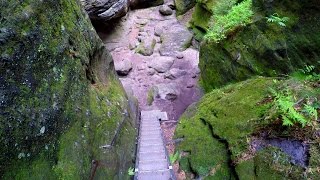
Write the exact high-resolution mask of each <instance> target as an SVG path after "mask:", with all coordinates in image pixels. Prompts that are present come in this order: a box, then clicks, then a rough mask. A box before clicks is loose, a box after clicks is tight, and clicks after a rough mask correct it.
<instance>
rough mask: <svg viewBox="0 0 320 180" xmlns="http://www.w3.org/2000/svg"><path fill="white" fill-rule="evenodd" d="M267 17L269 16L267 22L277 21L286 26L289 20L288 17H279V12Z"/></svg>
mask: <svg viewBox="0 0 320 180" xmlns="http://www.w3.org/2000/svg"><path fill="white" fill-rule="evenodd" d="M266 18H267V22H269V23H276V24H278V25H279V26H281V27H286V24H285V23H286V22H288V21H289V18H288V17H279V15H278V13H274V14H273V15H271V16H269V17H266Z"/></svg>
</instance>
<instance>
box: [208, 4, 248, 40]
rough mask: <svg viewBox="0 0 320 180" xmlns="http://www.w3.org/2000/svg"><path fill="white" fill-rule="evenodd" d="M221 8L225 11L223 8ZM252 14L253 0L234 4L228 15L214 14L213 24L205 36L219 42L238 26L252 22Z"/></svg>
mask: <svg viewBox="0 0 320 180" xmlns="http://www.w3.org/2000/svg"><path fill="white" fill-rule="evenodd" d="M228 2H230V3H231V1H228ZM229 5H230V4H229ZM226 6H228V4H227V5H226ZM220 10H221V11H222V12H223V10H222V8H221V9H220ZM220 13H221V12H220ZM252 16H253V11H252V0H245V1H243V2H241V3H239V4H237V5H235V6H233V7H232V8H231V10H229V12H228V13H227V14H226V15H213V17H212V20H211V21H212V25H211V27H210V28H209V31H208V33H207V34H206V35H205V38H206V39H208V40H211V41H214V42H217V43H219V42H220V41H221V40H223V39H225V38H226V37H227V35H228V34H230V33H231V32H233V31H235V30H236V29H237V28H239V27H243V26H246V25H248V24H250V23H251V22H252Z"/></svg>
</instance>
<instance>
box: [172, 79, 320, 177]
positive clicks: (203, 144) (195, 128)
mask: <svg viewBox="0 0 320 180" xmlns="http://www.w3.org/2000/svg"><path fill="white" fill-rule="evenodd" d="M312 84H313V82H309V81H305V80H296V79H294V78H290V79H287V80H282V81H277V80H272V79H271V78H266V77H255V78H253V79H249V80H246V81H242V82H239V83H236V84H232V85H228V86H225V87H223V88H220V89H215V90H213V91H211V92H210V93H208V94H206V95H205V96H204V97H203V98H202V99H201V100H200V102H199V103H198V104H196V105H193V106H191V107H189V108H188V110H187V111H186V113H184V114H183V116H182V117H181V119H180V123H179V124H178V126H177V129H176V132H175V138H183V141H182V142H181V143H180V144H178V145H177V147H176V149H177V150H179V151H182V152H187V153H186V154H187V155H186V156H185V157H184V158H185V159H182V160H180V163H181V168H183V169H184V170H185V171H188V172H195V173H196V174H201V173H203V172H207V173H208V169H210V172H216V173H217V174H219V171H215V168H214V167H217V162H221V161H222V160H223V159H224V160H225V161H224V162H225V163H224V164H221V168H222V169H221V171H222V172H223V171H225V172H229V173H230V174H233V173H234V169H233V167H229V166H228V165H229V164H230V162H231V161H232V162H233V163H234V164H235V172H236V174H237V176H238V177H239V178H240V179H265V178H266V177H268V178H267V179H283V178H285V179H301V178H303V177H302V174H303V171H304V170H303V168H302V167H300V166H299V165H293V164H292V163H291V162H290V157H289V156H288V155H286V154H285V153H283V152H281V151H280V150H279V149H277V148H266V149H265V150H263V151H258V152H254V148H253V147H251V146H250V145H251V143H250V141H251V139H252V138H256V137H257V136H258V137H259V134H261V133H262V132H267V134H268V135H267V137H263V138H269V137H270V138H276V137H287V138H288V139H297V140H304V141H308V142H312V146H311V147H310V157H311V158H310V165H309V166H308V167H307V168H308V169H309V170H310V172H307V173H305V175H306V176H308V177H318V174H317V173H316V172H315V171H316V168H318V166H319V163H320V162H319V160H318V159H319V157H318V155H317V154H319V148H318V144H317V143H319V142H318V141H317V140H314V138H315V137H314V133H315V129H317V128H318V127H319V123H315V122H313V123H312V124H313V125H312V126H313V128H311V127H310V126H309V127H305V128H301V127H300V126H294V127H283V126H282V125H281V121H280V120H281V119H279V118H280V117H281V112H280V110H279V109H277V108H276V103H275V102H274V100H275V99H272V98H271V99H270V97H271V96H270V94H271V93H270V88H274V89H276V90H277V91H278V90H288V89H289V90H290V91H291V92H292V95H293V97H295V102H296V101H299V100H300V99H305V100H306V101H308V100H307V99H309V100H310V99H315V98H316V99H317V98H319V97H320V96H319V95H320V94H319V90H317V88H315V87H313V85H312ZM302 105H303V104H302ZM316 139H317V138H316ZM313 143H314V145H313ZM226 150H229V151H230V152H227V151H226ZM216 155H218V156H216ZM221 157H223V158H222V159H221ZM227 159H229V160H230V162H229V161H227ZM205 169H206V170H207V171H204V170H205ZM204 174H205V173H204ZM204 174H201V175H204ZM224 174H226V173H224ZM206 175H207V174H206ZM209 177H211V174H209V176H208V178H209Z"/></svg>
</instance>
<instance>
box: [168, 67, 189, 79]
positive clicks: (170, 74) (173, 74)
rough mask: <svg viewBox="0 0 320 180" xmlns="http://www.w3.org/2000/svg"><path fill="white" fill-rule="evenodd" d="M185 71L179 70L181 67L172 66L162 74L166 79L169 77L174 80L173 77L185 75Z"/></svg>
mask: <svg viewBox="0 0 320 180" xmlns="http://www.w3.org/2000/svg"><path fill="white" fill-rule="evenodd" d="M186 74H187V72H186V71H184V70H181V69H177V68H173V69H171V70H170V71H169V72H167V73H166V74H165V75H164V78H165V79H166V78H167V79H171V80H174V79H177V78H179V77H181V76H184V75H186Z"/></svg>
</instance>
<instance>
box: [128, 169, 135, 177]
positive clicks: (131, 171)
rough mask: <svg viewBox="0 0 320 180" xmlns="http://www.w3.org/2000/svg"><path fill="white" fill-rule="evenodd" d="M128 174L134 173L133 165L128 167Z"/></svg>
mask: <svg viewBox="0 0 320 180" xmlns="http://www.w3.org/2000/svg"><path fill="white" fill-rule="evenodd" d="M128 175H129V176H133V175H134V168H133V167H129V169H128Z"/></svg>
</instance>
